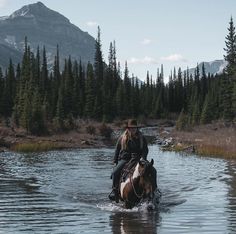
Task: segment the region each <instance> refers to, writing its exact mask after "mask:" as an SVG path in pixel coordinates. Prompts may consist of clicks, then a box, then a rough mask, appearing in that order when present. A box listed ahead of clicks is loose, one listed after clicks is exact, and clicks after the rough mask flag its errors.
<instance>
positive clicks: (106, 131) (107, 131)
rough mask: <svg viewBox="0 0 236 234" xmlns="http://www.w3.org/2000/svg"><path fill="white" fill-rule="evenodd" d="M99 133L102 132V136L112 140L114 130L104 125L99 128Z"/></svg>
mask: <svg viewBox="0 0 236 234" xmlns="http://www.w3.org/2000/svg"><path fill="white" fill-rule="evenodd" d="M99 132H100V135H101V136H103V137H105V138H107V139H110V138H111V134H112V132H113V130H112V129H111V128H110V127H109V126H107V125H106V124H102V125H101V126H100V127H99Z"/></svg>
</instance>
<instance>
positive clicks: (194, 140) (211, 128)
mask: <svg viewBox="0 0 236 234" xmlns="http://www.w3.org/2000/svg"><path fill="white" fill-rule="evenodd" d="M171 135H173V137H174V138H175V139H176V142H177V143H178V142H180V143H182V144H185V145H194V146H195V148H196V153H198V154H200V155H207V156H214V157H222V158H235V159H236V126H233V125H231V126H225V125H224V124H223V123H219V122H218V123H214V124H209V125H201V126H197V127H195V128H194V129H193V130H192V131H173V132H172V134H171Z"/></svg>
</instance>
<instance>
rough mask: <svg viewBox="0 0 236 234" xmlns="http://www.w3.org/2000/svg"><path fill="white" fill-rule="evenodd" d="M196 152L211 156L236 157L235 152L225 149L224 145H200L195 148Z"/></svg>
mask: <svg viewBox="0 0 236 234" xmlns="http://www.w3.org/2000/svg"><path fill="white" fill-rule="evenodd" d="M197 154H200V155H207V156H212V157H219V158H227V159H236V152H233V151H232V150H227V149H226V148H225V147H220V146H215V145H202V146H199V147H198V148H197Z"/></svg>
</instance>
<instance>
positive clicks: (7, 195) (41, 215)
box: [0, 145, 236, 234]
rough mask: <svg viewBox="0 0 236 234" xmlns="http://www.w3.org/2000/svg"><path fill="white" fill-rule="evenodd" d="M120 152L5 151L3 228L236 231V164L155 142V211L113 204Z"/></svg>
mask: <svg viewBox="0 0 236 234" xmlns="http://www.w3.org/2000/svg"><path fill="white" fill-rule="evenodd" d="M113 151H114V149H111V148H102V149H78V150H66V151H52V152H46V153H37V154H17V153H12V152H5V153H1V154H0V185H1V186H0V233H4V234H5V233H40V234H41V233H89V234H91V233H96V234H97V233H114V234H116V233H117V234H118V233H122V234H124V233H129V234H130V233H135V234H137V233H145V234H148V233H168V234H170V233H181V234H183V233H221V234H222V233H236V162H235V161H226V160H223V159H214V158H201V157H197V156H194V155H183V154H179V153H174V152H162V151H161V150H160V149H159V146H158V145H151V146H149V155H148V158H149V159H151V158H153V159H154V161H155V164H154V166H155V167H156V169H157V173H158V185H159V189H160V190H161V192H162V197H161V199H160V204H159V207H158V209H157V210H156V211H153V212H147V211H146V210H145V209H144V208H142V207H139V208H133V209H132V210H125V209H124V208H123V206H122V205H121V204H118V205H116V204H112V203H111V202H110V201H109V200H108V198H107V195H108V193H109V192H110V190H111V180H110V178H109V177H110V172H111V170H112V165H111V161H112V156H113Z"/></svg>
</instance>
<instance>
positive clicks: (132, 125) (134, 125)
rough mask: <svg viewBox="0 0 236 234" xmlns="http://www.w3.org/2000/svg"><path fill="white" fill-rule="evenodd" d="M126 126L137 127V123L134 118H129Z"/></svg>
mask: <svg viewBox="0 0 236 234" xmlns="http://www.w3.org/2000/svg"><path fill="white" fill-rule="evenodd" d="M126 127H127V128H138V127H139V126H138V123H137V120H136V119H129V120H128V123H127V126H126Z"/></svg>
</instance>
